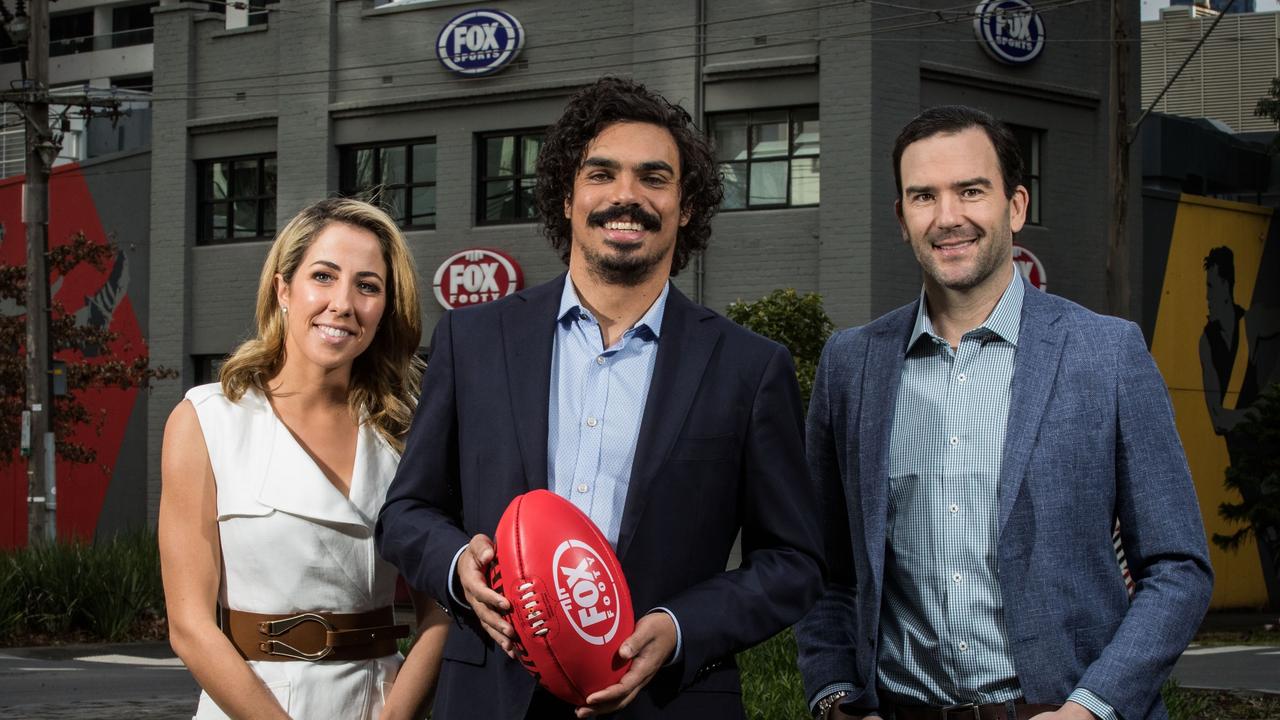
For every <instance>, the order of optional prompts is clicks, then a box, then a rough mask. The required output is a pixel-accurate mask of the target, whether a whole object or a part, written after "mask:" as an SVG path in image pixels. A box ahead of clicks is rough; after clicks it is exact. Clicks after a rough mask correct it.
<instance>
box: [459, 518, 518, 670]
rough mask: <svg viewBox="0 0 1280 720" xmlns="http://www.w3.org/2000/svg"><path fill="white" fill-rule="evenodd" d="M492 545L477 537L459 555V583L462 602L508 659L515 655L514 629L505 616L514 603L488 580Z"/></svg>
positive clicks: (486, 540)
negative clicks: (497, 590)
mask: <svg viewBox="0 0 1280 720" xmlns="http://www.w3.org/2000/svg"><path fill="white" fill-rule="evenodd" d="M493 557H494V553H493V542H492V541H490V540H489V538H488V537H486V536H485V535H476V536H475V537H473V538H471V542H470V543H468V544H467V549H466V550H463V551H462V554H461V555H459V556H458V566H457V567H458V569H457V572H458V582H459V583H460V584H461V585H462V594H463V599H464V600H466V601H467V604H468V605H470V606H471V610H472V612H474V613H475V614H476V618H477V619H479V620H480V624H481V625H483V626H484V629H485V632H488V633H489V637H491V638H493V641H494V642H495V643H497V644H498V646H499V647H501V648H502V650H503V652H505V653H506V654H507V657H511V658H514V657H515V656H516V655H515V648H516V645H515V636H516V635H515V630H514V629H513V628H512V627H511V623H509V622H507V620H506V618H505V617H503V616H504V615H506V614H507V613H509V612H511V603H509V602H507V599H506V598H504V597H502V596H501V595H499V594H498V593H496V592H494V591H493V588H491V587H489V580H488V578H487V574H488V570H489V563H491V562H493Z"/></svg>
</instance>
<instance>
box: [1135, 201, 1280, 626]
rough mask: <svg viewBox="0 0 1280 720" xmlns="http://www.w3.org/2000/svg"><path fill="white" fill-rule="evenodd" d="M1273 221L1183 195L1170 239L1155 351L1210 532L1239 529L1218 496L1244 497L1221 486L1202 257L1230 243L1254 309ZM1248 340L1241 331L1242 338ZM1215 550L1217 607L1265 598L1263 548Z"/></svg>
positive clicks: (1238, 288)
mask: <svg viewBox="0 0 1280 720" xmlns="http://www.w3.org/2000/svg"><path fill="white" fill-rule="evenodd" d="M1270 222H1271V210H1270V209H1268V208H1261V207H1257V206H1255V205H1245V204H1241V203H1233V202H1226V201H1222V200H1214V199H1211V198H1203V197H1199V196H1195V195H1183V196H1182V197H1181V198H1180V199H1179V204H1178V214H1177V219H1176V221H1175V222H1174V226H1173V238H1172V239H1171V241H1170V246H1169V260H1168V265H1167V266H1166V268H1165V275H1164V286H1163V288H1162V290H1161V294H1160V310H1159V313H1158V314H1157V316H1156V328H1155V337H1154V338H1153V339H1152V343H1151V353H1152V355H1153V356H1154V357H1155V360H1156V363H1157V364H1158V365H1159V366H1160V371H1161V372H1162V373H1163V374H1164V378H1165V382H1166V383H1168V385H1169V391H1170V394H1171V396H1172V398H1173V411H1174V414H1175V416H1176V418H1177V423H1178V432H1179V434H1180V435H1181V436H1182V443H1183V446H1184V447H1185V448H1186V451H1187V462H1188V463H1189V464H1190V466H1191V475H1192V477H1193V478H1194V479H1195V484H1196V492H1197V493H1198V494H1199V498H1200V512H1201V515H1202V516H1203V517H1204V526H1205V530H1206V532H1207V533H1208V534H1209V536H1210V537H1212V535H1213V533H1214V532H1220V533H1226V532H1233V531H1234V530H1236V529H1238V528H1237V527H1231V526H1228V525H1227V524H1226V523H1225V522H1223V521H1222V519H1221V518H1219V517H1218V504H1219V503H1221V502H1222V501H1223V500H1228V499H1229V500H1231V501H1233V502H1238V501H1239V499H1240V498H1239V495H1238V494H1237V493H1235V492H1231V493H1230V497H1228V492H1227V490H1225V489H1224V488H1223V486H1222V478H1223V471H1224V470H1225V469H1226V467H1227V465H1228V464H1229V459H1228V456H1227V443H1226V441H1225V440H1224V439H1223V438H1222V437H1221V436H1220V435H1215V434H1214V432H1213V426H1212V425H1211V424H1210V420H1209V412H1208V410H1207V409H1206V407H1205V398H1204V381H1203V377H1202V375H1201V368H1200V353H1199V343H1200V335H1201V334H1202V332H1203V331H1204V324H1205V321H1206V319H1207V310H1206V306H1205V271H1204V258H1205V256H1206V255H1208V254H1209V250H1211V249H1213V248H1215V247H1218V246H1221V245H1226V246H1227V247H1229V248H1231V250H1232V252H1233V253H1235V272H1236V282H1235V301H1236V304H1237V305H1239V306H1240V307H1242V308H1244V309H1245V310H1248V309H1249V302H1250V299H1251V298H1252V297H1253V288H1254V284H1255V283H1256V281H1257V279H1258V267H1259V265H1260V263H1261V260H1262V249H1263V245H1264V244H1265V243H1266V238H1267V228H1268V225H1269V224H1270ZM1244 342H1245V341H1244V339H1243V337H1242V339H1241V343H1242V344H1243V343H1244ZM1240 357H1241V358H1243V357H1244V353H1241V354H1240ZM1243 373H1244V368H1243V363H1242V362H1240V363H1237V365H1236V367H1235V368H1234V369H1233V371H1232V382H1231V385H1230V390H1231V392H1229V393H1228V395H1227V398H1226V401H1225V403H1224V404H1225V405H1226V406H1227V407H1235V399H1236V398H1235V396H1236V395H1238V389H1239V386H1240V377H1241V376H1242V375H1243ZM1209 553H1210V558H1211V560H1212V562H1213V569H1214V573H1215V574H1216V577H1217V579H1216V582H1215V587H1214V591H1213V603H1212V604H1213V607H1224V608H1225V607H1246V606H1262V605H1264V604H1266V601H1267V592H1266V587H1265V585H1264V584H1263V578H1262V569H1261V566H1260V564H1259V561H1258V550H1257V547H1256V546H1255V545H1254V543H1253V542H1252V541H1249V542H1248V543H1247V544H1245V545H1242V546H1241V547H1240V549H1239V550H1238V551H1236V552H1231V553H1228V552H1223V551H1222V550H1219V549H1218V548H1217V546H1215V545H1213V543H1212V542H1210V543H1209Z"/></svg>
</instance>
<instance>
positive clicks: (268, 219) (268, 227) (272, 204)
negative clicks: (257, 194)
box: [262, 195, 276, 237]
mask: <svg viewBox="0 0 1280 720" xmlns="http://www.w3.org/2000/svg"><path fill="white" fill-rule="evenodd" d="M275 234H276V199H275V196H274V195H273V196H272V197H270V198H268V199H266V200H263V201H262V236H263V237H274V236H275Z"/></svg>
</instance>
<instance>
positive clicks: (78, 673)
mask: <svg viewBox="0 0 1280 720" xmlns="http://www.w3.org/2000/svg"><path fill="white" fill-rule="evenodd" d="M1173 675H1174V677H1175V678H1176V679H1177V680H1178V682H1179V683H1181V684H1182V685H1183V686H1184V687H1192V688H1210V689H1225V690H1247V691H1254V692H1270V693H1277V694H1280V647H1260V646H1239V645H1237V646H1223V647H1196V646H1192V647H1191V648H1188V650H1187V651H1186V652H1185V653H1183V655H1182V658H1181V659H1180V660H1179V661H1178V664H1177V666H1176V667H1175V669H1174V673H1173ZM199 692H200V690H199V688H198V687H197V685H196V682H195V680H194V679H193V678H192V677H191V675H190V673H188V672H187V670H186V668H184V667H183V666H182V663H181V662H180V661H179V660H178V659H177V658H175V657H174V656H173V653H172V651H170V649H169V646H168V645H167V644H166V643H142V644H131V645H81V646H62V647H52V648H8V649H0V718H5V719H6V720H10V719H12V720H19V719H22V720H25V719H27V718H30V719H31V720H70V719H73V718H74V719H76V720H79V719H81V718H92V719H93V720H153V719H157V720H158V719H159V718H165V719H170V718H172V719H174V720H185V719H186V718H190V717H191V714H192V713H193V712H194V711H195V704H196V697H197V696H198V695H199Z"/></svg>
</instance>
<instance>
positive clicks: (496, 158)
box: [148, 0, 1140, 517]
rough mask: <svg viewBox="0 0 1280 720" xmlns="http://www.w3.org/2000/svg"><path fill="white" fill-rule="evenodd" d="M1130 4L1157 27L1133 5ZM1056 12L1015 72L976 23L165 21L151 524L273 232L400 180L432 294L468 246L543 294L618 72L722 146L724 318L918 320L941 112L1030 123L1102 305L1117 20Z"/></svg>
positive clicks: (1053, 212)
mask: <svg viewBox="0 0 1280 720" xmlns="http://www.w3.org/2000/svg"><path fill="white" fill-rule="evenodd" d="M1125 5H1126V6H1130V5H1131V7H1129V8H1128V10H1127V12H1129V13H1131V16H1132V17H1131V18H1130V27H1131V28H1134V31H1135V32H1136V28H1137V26H1138V22H1137V20H1138V7H1137V4H1136V3H1125ZM255 7H260V4H255ZM477 8H490V9H493V10H498V11H501V12H503V13H507V14H509V15H510V16H513V17H515V18H517V19H518V21H519V23H520V25H521V27H522V29H523V33H524V36H525V44H524V47H523V50H522V51H521V52H520V54H519V55H518V57H516V59H515V61H514V62H512V63H511V64H509V65H507V66H506V67H505V68H503V69H502V70H500V71H498V72H495V73H493V74H491V75H486V76H482V77H463V76H460V75H458V74H456V73H454V72H452V71H450V70H449V69H447V68H446V67H445V66H444V65H443V64H442V62H441V61H440V59H439V58H438V57H437V49H436V43H437V36H438V35H439V34H440V32H441V30H442V29H443V28H444V27H445V26H446V25H447V24H448V23H450V21H451V20H453V19H454V18H455V17H457V16H459V15H461V14H463V13H466V12H469V11H471V10H475V9H477ZM1036 10H1037V11H1038V13H1039V17H1040V19H1041V20H1042V25H1040V26H1038V27H1040V28H1041V29H1042V30H1043V32H1044V34H1045V37H1046V38H1047V39H1046V41H1045V43H1044V46H1043V51H1042V52H1041V53H1040V54H1039V56H1038V57H1037V58H1035V60H1034V61H1033V62H1030V63H1027V64H1025V65H1018V66H1015V65H1007V64H1002V63H1001V62H998V61H997V60H995V59H994V58H993V56H992V55H991V54H990V53H989V52H987V51H985V50H984V48H983V46H982V45H981V44H980V42H979V40H978V38H977V36H976V34H975V26H974V10H973V7H971V6H967V5H966V6H963V7H957V6H955V5H953V4H949V3H946V2H941V1H938V0H906V1H905V2H893V3H888V2H832V1H826V2H824V1H822V0H796V1H792V2H786V1H781V0H735V1H732V2H731V1H729V0H681V1H679V2H677V1H675V0H671V1H669V2H668V1H662V0H658V1H656V2H654V1H650V2H631V1H628V0H600V1H598V2H594V3H567V2H549V1H543V2H538V1H536V0H495V1H494V2H492V3H488V4H479V5H477V4H474V3H463V2H458V1H457V0H435V1H430V0H421V1H419V2H405V1H404V0H400V1H398V2H392V3H385V4H384V3H380V2H375V1H374V0H328V1H324V2H322V1H321V0H289V1H287V2H282V3H279V4H273V5H268V6H267V12H266V13H265V15H266V18H267V21H266V22H265V23H262V24H256V25H249V26H246V27H242V28H237V29H228V28H227V25H228V23H227V21H226V18H225V17H224V16H223V15H221V14H217V13H214V12H211V11H210V10H209V5H208V4H206V3H194V2H172V1H170V0H165V1H164V2H162V3H161V5H160V7H158V8H157V9H156V11H155V15H154V19H155V39H156V41H155V49H154V52H155V71H154V84H155V90H154V93H155V95H154V124H153V136H152V181H151V187H152V199H151V248H152V261H151V295H150V297H151V308H150V328H149V329H150V333H149V338H150V343H151V357H152V361H153V362H154V363H158V364H162V365H165V366H168V367H180V368H183V380H182V382H181V383H166V384H161V386H159V387H157V388H156V389H155V390H154V391H153V394H152V397H151V403H150V411H149V443H148V444H149V448H150V449H149V476H150V480H149V498H150V499H149V503H148V513H149V515H151V516H152V517H154V513H155V510H156V507H157V503H158V491H159V481H158V477H159V450H160V440H161V437H162V433H163V428H164V421H165V418H166V417H167V415H168V412H169V410H170V409H171V408H172V406H173V405H174V404H175V403H176V402H177V401H178V400H179V399H180V398H181V396H182V393H183V391H184V389H185V388H186V387H189V386H190V385H192V384H195V383H196V382H198V381H203V380H205V379H207V378H209V377H210V376H211V374H212V372H213V368H214V367H215V365H216V362H217V359H218V358H220V357H222V356H223V355H224V354H225V353H227V352H228V351H230V350H231V349H232V348H233V347H234V346H235V344H236V343H237V342H238V341H239V340H240V339H242V338H243V337H244V336H245V334H246V333H247V332H248V331H249V330H250V327H251V321H252V315H253V306H254V290H255V284H256V282H257V277H258V270H259V268H260V266H261V262H262V260H263V258H264V257H265V254H266V250H267V246H268V242H269V239H270V236H271V235H272V233H273V232H274V229H275V228H277V227H279V226H280V225H282V224H283V223H284V222H285V221H286V220H287V219H288V218H289V217H290V216H292V215H293V214H294V213H295V212H296V211H297V210H298V209H299V208H300V207H302V206H303V205H305V204H307V203H309V202H311V201H313V200H316V199H318V198H320V197H323V196H326V195H329V194H332V193H335V192H340V191H344V192H364V191H368V190H369V188H370V187H371V186H377V185H379V184H381V185H383V186H385V187H384V192H383V195H382V197H383V198H384V199H385V200H387V201H388V202H390V203H391V204H392V206H393V212H394V213H395V214H398V215H399V216H401V217H402V218H403V223H404V225H405V227H406V231H407V236H408V238H409V241H410V243H411V245H412V247H413V250H414V253H415V256H416V259H417V262H418V268H419V273H420V276H421V279H422V281H423V283H424V287H425V286H426V285H429V284H430V283H431V279H432V275H433V274H434V272H435V270H436V268H437V267H438V266H439V265H440V264H441V262H442V261H443V260H445V259H446V258H448V257H450V256H451V255H453V254H455V253H457V252H459V251H460V250H464V249H467V248H473V247H486V248H496V249H500V250H502V251H503V252H505V253H506V254H507V255H509V256H510V257H512V258H514V259H515V260H516V261H517V262H518V263H519V264H520V265H521V266H522V268H523V273H524V279H525V284H526V285H532V284H535V283H538V282H541V281H544V280H547V279H550V278H551V277H553V276H554V275H555V274H557V273H559V272H561V270H562V269H563V266H562V264H561V263H560V260H559V258H558V257H557V255H556V254H555V253H554V252H553V251H551V250H550V249H549V248H548V247H547V246H546V244H545V242H544V241H543V239H542V238H541V236H540V235H539V227H538V226H537V225H536V224H535V223H533V222H532V221H530V220H528V212H527V210H528V202H527V196H526V195H525V194H523V191H522V188H524V187H526V186H527V183H525V182H522V181H523V180H524V179H525V176H526V173H525V172H524V171H525V170H526V163H527V161H528V160H529V159H530V158H531V157H532V154H533V153H534V152H535V151H536V148H537V146H538V139H539V133H540V132H541V130H540V129H541V128H544V127H545V126H546V125H548V124H549V123H550V122H552V121H553V120H554V119H555V118H556V117H558V115H559V113H560V111H561V108H562V107H563V105H564V102H565V101H566V99H567V98H568V97H569V95H570V94H572V93H573V92H574V91H575V90H576V89H577V88H579V87H580V86H582V85H583V84H586V83H589V82H591V81H593V80H595V79H596V78H597V77H599V76H600V75H602V74H618V75H626V76H631V77H634V78H636V79H638V80H640V81H642V82H644V83H646V84H647V85H649V86H650V87H651V88H653V89H655V90H657V91H659V92H661V93H662V94H664V95H665V96H667V97H668V98H670V99H672V100H673V101H678V102H679V103H681V104H682V105H683V106H684V107H685V108H686V109H688V110H689V111H690V112H691V113H692V114H693V115H694V116H695V118H696V119H697V120H698V121H699V123H700V124H701V125H703V126H704V127H706V128H708V129H709V130H711V131H712V132H713V133H714V134H715V136H716V138H717V141H718V145H719V147H720V148H721V152H722V155H723V159H724V161H725V165H724V169H725V174H726V177H727V178H728V179H729V180H730V184H731V187H730V192H729V198H730V202H729V203H727V204H732V205H735V206H736V207H734V208H726V209H725V210H724V211H723V212H722V213H721V215H720V216H718V217H717V219H716V221H715V231H714V236H713V238H712V241H711V246H710V248H709V250H708V251H707V252H706V253H705V256H704V257H703V258H702V260H701V263H700V264H699V265H698V266H697V267H694V266H691V267H690V268H689V269H688V270H686V271H685V272H683V273H681V274H680V276H679V277H678V278H677V284H678V285H679V286H680V287H681V288H682V289H683V290H684V291H685V292H686V293H688V294H690V295H691V296H694V297H698V298H700V299H701V300H702V302H704V303H705V304H707V305H708V306H710V307H712V308H715V309H718V310H723V309H724V307H725V306H726V305H727V304H728V303H730V302H732V301H733V300H735V299H739V298H743V299H754V298H757V297H759V296H761V295H763V294H765V293H767V292H769V291H770V290H772V289H774V288H778V287H795V288H797V289H798V290H800V291H802V292H807V291H817V292H820V293H821V294H822V295H823V296H824V298H825V303H826V308H827V311H828V313H829V314H830V315H831V316H832V318H833V319H834V320H835V321H836V323H837V325H841V326H844V325H851V324H857V323H862V322H865V321H867V320H868V319H870V318H872V317H874V316H876V315H878V314H880V313H883V312H885V311H886V310H889V309H890V308H892V307H895V306H897V305H899V304H901V303H904V302H907V301H909V300H911V299H912V298H913V297H914V295H915V294H916V293H918V292H919V282H920V279H919V276H918V272H917V270H916V264H915V262H914V260H913V258H912V256H911V253H910V251H909V249H908V248H907V247H906V246H905V245H904V244H903V243H902V241H901V236H900V233H899V229H898V226H897V222H896V220H895V218H894V213H893V200H894V185H893V173H892V168H891V166H890V160H889V154H890V147H891V144H892V141H893V138H894V136H895V135H896V133H897V132H898V130H899V129H900V128H901V126H902V125H903V124H904V123H905V122H906V121H907V120H909V119H910V118H911V117H912V116H914V115H915V114H916V113H917V112H919V111H920V110H921V109H922V108H925V107H928V106H930V105H935V104H941V103H950V102H963V103H967V104H972V105H976V106H980V107H983V108H985V109H987V110H989V111H990V112H992V113H993V114H995V115H996V116H998V117H1000V118H1002V119H1003V120H1005V121H1007V122H1009V123H1011V124H1014V125H1015V126H1017V130H1018V132H1019V135H1020V138H1022V140H1023V142H1024V147H1025V148H1026V150H1027V152H1028V153H1029V154H1031V155H1033V156H1034V157H1033V159H1030V161H1029V163H1030V165H1031V166H1032V168H1033V173H1034V177H1033V178H1029V180H1028V181H1029V182H1030V183H1032V185H1033V194H1034V196H1035V203H1036V207H1035V209H1034V212H1035V217H1034V218H1033V220H1034V224H1033V225H1030V226H1029V227H1027V228H1026V229H1025V230H1024V231H1023V232H1022V233H1021V234H1020V236H1019V238H1018V242H1019V244H1021V245H1023V246H1025V247H1027V248H1028V249H1030V250H1031V251H1033V252H1034V253H1035V254H1036V255H1037V256H1038V257H1039V258H1040V260H1041V261H1042V262H1043V264H1044V266H1045V269H1046V271H1047V274H1048V278H1049V282H1050V288H1051V290H1052V291H1053V292H1055V293H1059V294H1062V295H1064V296H1067V297H1070V298H1072V299H1074V300H1077V301H1079V302H1081V303H1083V304H1085V305H1088V306H1090V307H1093V308H1096V309H1102V308H1103V307H1104V306H1105V277H1104V266H1105V258H1106V239H1107V218H1108V217H1109V213H1110V207H1111V203H1110V198H1109V196H1108V190H1107V170H1106V167H1107V165H1106V160H1107V144H1108V128H1109V125H1110V119H1111V117H1112V114H1113V113H1112V109H1111V105H1110V102H1111V101H1110V99H1109V98H1110V91H1109V85H1108V82H1109V81H1108V78H1109V69H1108V68H1109V61H1110V57H1109V44H1108V43H1107V42H1104V41H1105V40H1107V39H1108V38H1109V37H1110V27H1109V12H1110V4H1109V3H1104V2H1094V1H1092V0H1039V1H1038V2H1037V3H1036ZM1131 57H1132V67H1131V68H1130V69H1129V71H1130V74H1131V76H1132V77H1134V78H1136V77H1137V70H1138V68H1137V54H1136V53H1134V54H1132V55H1131ZM1133 94H1135V95H1136V87H1135V89H1134V93H1133ZM1134 114H1135V115H1136V111H1135V112H1134ZM1133 167H1134V168H1135V175H1134V177H1135V178H1137V177H1138V175H1137V168H1138V167H1139V164H1138V163H1136V162H1135V163H1134V165H1133ZM1139 184H1140V183H1139V182H1136V181H1135V182H1133V183H1132V187H1133V188H1134V190H1135V192H1134V194H1133V195H1132V199H1131V201H1130V203H1129V207H1130V208H1131V209H1132V210H1133V212H1132V213H1131V219H1130V223H1129V227H1130V228H1131V233H1130V237H1131V238H1134V243H1135V244H1137V238H1139V237H1140V228H1139V225H1138V218H1139V214H1138V212H1137V209H1138V205H1139V203H1138V195H1137V193H1136V190H1137V189H1138V185H1139ZM1139 249H1140V248H1138V247H1135V248H1134V257H1135V258H1137V257H1138V251H1139ZM1137 265H1138V263H1137V262H1136V261H1134V262H1131V266H1133V267H1134V284H1135V287H1134V292H1135V296H1136V293H1138V292H1139V291H1140V288H1138V287H1137V284H1138V283H1137ZM424 301H425V320H426V327H427V328H428V330H429V329H430V328H431V327H433V326H434V324H435V321H436V320H437V319H438V318H439V317H440V316H441V314H442V313H443V312H444V310H443V308H441V307H440V306H439V305H438V304H436V302H435V301H434V298H433V297H432V295H431V293H430V291H429V290H427V291H426V292H425V293H424Z"/></svg>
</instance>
